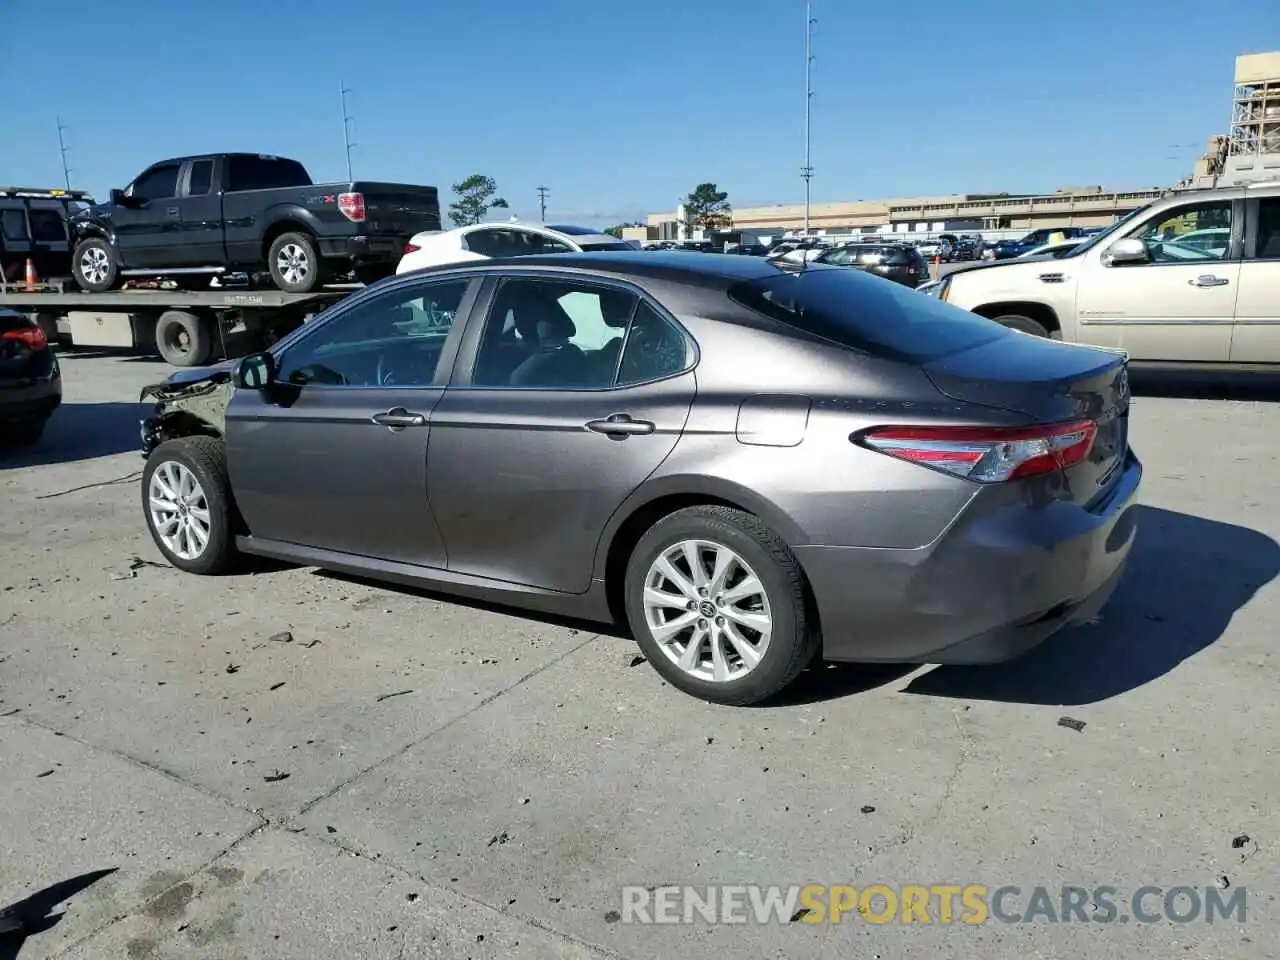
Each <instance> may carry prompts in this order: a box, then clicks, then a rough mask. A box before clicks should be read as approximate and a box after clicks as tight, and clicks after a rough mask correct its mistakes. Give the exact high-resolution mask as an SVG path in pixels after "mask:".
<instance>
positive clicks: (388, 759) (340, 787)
mask: <svg viewBox="0 0 1280 960" xmlns="http://www.w3.org/2000/svg"><path fill="white" fill-rule="evenodd" d="M602 636H604V634H601V633H594V634H592V635H591V636H589V637H587V639H585V640H583V641H582V642H581V643H579V644H576V645H574V646H572V647H570V648H569V649H568V650H566V651H565V652H564V653H562V654H560V656H558V657H553V658H552V659H551V660H548V661H547V662H546V663H544V664H543V665H542V666H540V667H536V668H534V669H533V670H530V671H529V672H528V673H526V674H525V675H524V676H522V677H520V678H518V679H517V680H514V681H512V682H511V683H510V684H508V685H507V686H505V687H503V688H502V689H501V690H497V691H495V692H493V693H491V694H489V696H487V697H485V698H484V699H483V700H481V701H480V702H479V703H477V704H475V705H474V706H471V707H468V708H467V709H466V710H464V711H462V713H459V714H458V715H457V716H454V717H450V718H449V719H448V720H446V721H444V723H442V724H440V725H439V726H437V727H433V728H432V729H430V730H428V731H427V732H426V733H424V734H423V735H422V736H420V737H418V738H416V739H414V740H410V741H409V742H408V743H406V744H405V745H404V746H402V747H400V748H399V749H398V750H396V751H394V752H393V753H390V754H388V755H387V756H385V757H383V758H382V759H381V760H376V761H374V762H373V763H371V764H369V766H367V767H364V768H363V769H360V770H357V771H356V772H355V773H353V774H352V775H351V776H349V777H347V778H346V779H345V780H343V781H341V782H340V783H338V784H337V785H335V786H333V787H331V788H330V789H328V790H326V791H325V792H324V793H322V794H320V795H319V796H317V797H313V798H312V799H310V800H308V801H307V802H306V803H304V804H303V805H302V806H301V807H299V808H298V814H297V815H298V816H301V815H302V814H304V813H306V812H307V811H308V810H310V809H311V808H312V807H314V806H316V805H317V804H319V803H323V802H324V801H325V800H328V799H329V798H330V797H332V796H334V795H336V794H338V793H340V792H341V791H343V790H345V789H346V788H347V787H349V786H350V785H351V784H353V783H355V782H356V781H357V780H359V779H360V778H361V777H364V776H365V775H367V774H369V773H372V772H373V771H374V770H377V769H378V768H379V767H382V766H384V765H385V764H388V763H390V762H391V761H393V760H397V759H399V758H400V757H402V756H404V755H405V754H406V753H408V752H409V751H410V750H412V749H413V748H414V747H416V746H418V745H419V744H422V743H425V742H426V741H428V740H430V739H431V738H432V737H434V736H437V735H438V734H440V733H443V732H444V731H445V730H448V729H449V728H450V727H452V726H453V725H454V724H455V723H459V722H460V721H462V720H465V719H467V717H470V716H471V715H472V714H474V713H476V712H477V711H480V710H483V709H484V708H485V707H487V706H488V705H489V704H491V703H493V702H494V701H495V700H497V699H498V698H500V697H504V696H506V695H507V694H508V693H510V692H511V691H512V690H514V689H516V688H517V687H519V686H521V685H522V684H524V683H527V682H528V681H529V680H532V679H533V678H534V677H536V676H538V675H539V674H542V673H545V672H546V671H548V670H550V669H551V668H552V667H555V666H558V665H559V664H561V663H563V662H564V661H565V660H567V659H569V658H570V657H572V656H573V655H574V654H575V653H577V652H578V651H579V650H581V649H583V648H584V647H586V646H588V645H589V644H592V643H594V642H595V641H597V640H599V639H600V638H601V637H602Z"/></svg>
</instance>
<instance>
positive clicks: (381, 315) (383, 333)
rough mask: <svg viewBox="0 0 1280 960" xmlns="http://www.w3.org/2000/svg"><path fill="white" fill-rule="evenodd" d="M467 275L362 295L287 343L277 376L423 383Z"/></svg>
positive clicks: (363, 383) (429, 379)
mask: <svg viewBox="0 0 1280 960" xmlns="http://www.w3.org/2000/svg"><path fill="white" fill-rule="evenodd" d="M470 282H471V281H469V280H437V281H433V282H429V283H418V284H414V285H413V286H411V287H400V288H398V289H396V290H391V291H388V292H387V293H384V294H382V295H381V296H377V297H373V298H371V299H369V300H365V301H363V302H361V303H358V304H356V305H355V306H353V307H351V308H349V309H347V310H345V311H343V312H342V313H341V314H339V315H338V316H336V317H334V318H333V319H332V320H329V321H327V322H323V323H322V325H321V326H320V328H319V329H317V330H316V331H315V332H314V333H310V334H309V335H307V336H305V337H303V338H302V339H301V340H298V341H296V342H294V343H291V344H289V346H288V348H287V349H285V351H284V353H283V354H282V356H281V357H280V361H279V367H280V374H279V377H280V379H281V380H283V381H285V382H288V383H292V384H296V385H299V386H304V385H306V384H322V385H325V386H344V387H429V386H432V385H434V384H436V383H437V382H439V378H438V376H437V372H438V371H437V367H438V366H439V363H440V357H441V355H442V353H443V352H444V344H445V340H446V339H448V336H449V333H450V331H451V330H452V329H453V322H454V318H455V317H456V316H457V312H458V309H459V307H460V306H461V304H462V300H463V297H464V296H466V293H467V288H468V286H469V285H470Z"/></svg>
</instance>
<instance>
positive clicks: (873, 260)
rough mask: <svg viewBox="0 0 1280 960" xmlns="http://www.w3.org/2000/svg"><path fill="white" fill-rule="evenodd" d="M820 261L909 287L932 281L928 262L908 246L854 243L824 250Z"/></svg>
mask: <svg viewBox="0 0 1280 960" xmlns="http://www.w3.org/2000/svg"><path fill="white" fill-rule="evenodd" d="M817 262H818V263H826V264H830V265H831V266H834V267H854V268H856V269H858V270H865V271H866V272H867V273H874V274H875V275H876V276H878V277H884V278H885V279H887V280H894V281H896V282H897V283H901V284H903V285H904V286H908V287H917V286H919V285H920V284H922V283H924V282H925V281H926V280H928V279H929V264H928V262H927V261H926V260H925V258H924V256H923V255H922V254H921V253H920V251H919V250H917V249H916V248H915V247H913V246H910V245H909V244H905V243H886V244H873V243H851V244H849V245H848V246H844V247H836V248H835V249H833V250H826V251H824V252H823V253H822V254H820V255H819V256H818V258H817Z"/></svg>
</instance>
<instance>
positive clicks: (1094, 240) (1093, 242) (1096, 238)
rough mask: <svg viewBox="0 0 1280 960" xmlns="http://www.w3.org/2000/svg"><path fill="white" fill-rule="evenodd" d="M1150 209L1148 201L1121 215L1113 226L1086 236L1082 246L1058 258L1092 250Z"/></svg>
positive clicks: (1063, 258)
mask: <svg viewBox="0 0 1280 960" xmlns="http://www.w3.org/2000/svg"><path fill="white" fill-rule="evenodd" d="M1149 209H1151V204H1149V203H1148V204H1146V205H1145V206H1141V207H1139V208H1138V209H1137V210H1134V211H1133V212H1132V213H1126V214H1125V215H1124V216H1123V217H1121V218H1120V219H1119V220H1117V221H1116V222H1115V223H1113V224H1112V225H1111V226H1109V227H1107V229H1105V230H1103V231H1102V232H1101V233H1095V234H1094V235H1093V236H1092V237H1086V238H1085V241H1084V243H1082V244H1080V246H1078V247H1076V248H1075V249H1074V250H1072V251H1070V252H1069V253H1064V254H1063V255H1062V256H1061V257H1059V258H1058V259H1060V260H1066V259H1068V258H1070V257H1078V256H1080V254H1082V253H1084V252H1085V251H1086V250H1092V249H1093V248H1094V247H1096V246H1097V245H1098V243H1099V242H1100V241H1101V240H1103V239H1105V238H1106V237H1109V236H1111V235H1112V234H1113V233H1115V232H1116V231H1117V230H1119V229H1120V228H1121V227H1123V226H1124V225H1125V224H1127V223H1129V222H1130V221H1131V220H1133V219H1134V218H1135V217H1136V216H1138V214H1140V213H1145V212H1146V211H1147V210H1149Z"/></svg>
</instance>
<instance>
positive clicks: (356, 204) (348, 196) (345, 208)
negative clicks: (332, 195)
mask: <svg viewBox="0 0 1280 960" xmlns="http://www.w3.org/2000/svg"><path fill="white" fill-rule="evenodd" d="M338 209H339V210H341V211H342V215H343V216H344V217H346V218H347V219H348V220H350V221H351V222H352V223H364V194H363V193H340V194H338Z"/></svg>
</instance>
